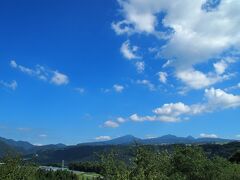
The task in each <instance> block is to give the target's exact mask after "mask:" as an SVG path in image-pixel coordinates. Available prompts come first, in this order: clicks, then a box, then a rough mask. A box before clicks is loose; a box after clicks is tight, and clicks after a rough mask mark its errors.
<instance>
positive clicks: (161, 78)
mask: <svg viewBox="0 0 240 180" xmlns="http://www.w3.org/2000/svg"><path fill="white" fill-rule="evenodd" d="M158 76H159V77H158V79H159V81H160V82H161V83H164V84H165V83H166V82H167V77H168V74H167V73H166V72H159V73H158Z"/></svg>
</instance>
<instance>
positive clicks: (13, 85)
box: [0, 80, 18, 91]
mask: <svg viewBox="0 0 240 180" xmlns="http://www.w3.org/2000/svg"><path fill="white" fill-rule="evenodd" d="M1 85H2V86H3V87H5V88H8V89H11V90H13V91H14V90H16V89H17V86H18V84H17V81H15V80H13V81H12V82H10V83H8V82H5V81H0V86H1Z"/></svg>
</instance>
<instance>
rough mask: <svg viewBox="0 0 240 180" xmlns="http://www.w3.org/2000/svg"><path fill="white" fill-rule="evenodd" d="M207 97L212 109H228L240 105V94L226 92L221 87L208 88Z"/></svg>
mask: <svg viewBox="0 0 240 180" xmlns="http://www.w3.org/2000/svg"><path fill="white" fill-rule="evenodd" d="M205 97H206V98H207V99H208V106H209V108H211V109H216V108H220V109H227V108H236V107H239V106H240V96H239V95H233V94H229V93H226V92H225V91H223V90H221V89H214V88H211V89H206V90H205Z"/></svg>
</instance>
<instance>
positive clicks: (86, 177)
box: [77, 172, 100, 180]
mask: <svg viewBox="0 0 240 180" xmlns="http://www.w3.org/2000/svg"><path fill="white" fill-rule="evenodd" d="M77 176H78V178H79V180H92V179H94V178H97V177H99V176H100V175H99V174H97V173H86V172H81V173H78V174H77Z"/></svg>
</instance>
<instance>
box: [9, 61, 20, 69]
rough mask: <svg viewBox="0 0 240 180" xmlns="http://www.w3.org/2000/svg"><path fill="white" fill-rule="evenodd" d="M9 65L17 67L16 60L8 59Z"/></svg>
mask: <svg viewBox="0 0 240 180" xmlns="http://www.w3.org/2000/svg"><path fill="white" fill-rule="evenodd" d="M10 65H11V67H13V68H17V67H18V65H17V63H16V61H14V60H12V61H10Z"/></svg>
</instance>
